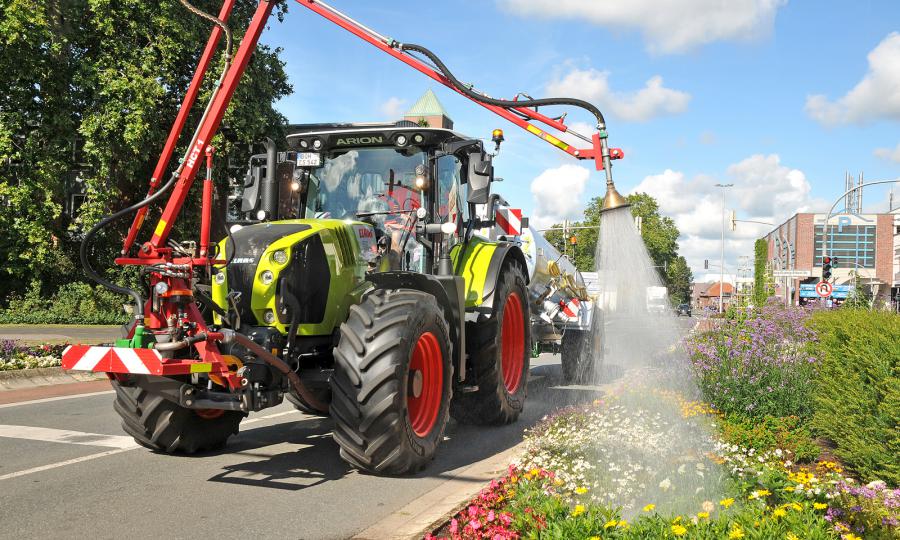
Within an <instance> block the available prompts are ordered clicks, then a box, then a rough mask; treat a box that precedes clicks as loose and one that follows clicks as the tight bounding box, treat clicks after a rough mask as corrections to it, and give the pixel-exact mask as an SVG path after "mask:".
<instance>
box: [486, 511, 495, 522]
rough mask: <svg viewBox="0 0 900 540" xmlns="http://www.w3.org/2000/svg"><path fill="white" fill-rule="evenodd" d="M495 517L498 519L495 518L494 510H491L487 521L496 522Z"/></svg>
mask: <svg viewBox="0 0 900 540" xmlns="http://www.w3.org/2000/svg"><path fill="white" fill-rule="evenodd" d="M495 517H496V516H494V511H493V510H491V511H490V512H488V514H487V520H488V521H494V518H495Z"/></svg>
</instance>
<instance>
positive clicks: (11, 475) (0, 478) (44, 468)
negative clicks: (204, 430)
mask: <svg viewBox="0 0 900 540" xmlns="http://www.w3.org/2000/svg"><path fill="white" fill-rule="evenodd" d="M100 393H103V394H107V393H109V392H100ZM82 395H85V394H82ZM69 397H78V396H69ZM50 399H51V400H52V398H50ZM35 401H42V400H35ZM17 405H20V404H18V403H17ZM295 413H300V411H298V410H291V411H282V412H278V413H273V414H268V415H266V416H260V417H257V418H249V419H247V420H244V421H243V422H241V425H242V426H246V425H247V424H254V423H256V422H261V421H263V420H269V419H272V418H279V417H281V416H287V415H289V414H295ZM10 427H12V428H27V429H35V430H44V429H46V428H28V426H2V425H0V436H2V429H3V428H10ZM50 431H64V430H50ZM70 433H80V432H77V431H76V432H70ZM91 435H93V434H91ZM100 437H106V438H112V439H118V438H123V439H128V440H129V442H130V443H131V446H128V447H121V448H115V449H113V450H107V451H105V452H98V453H96V454H88V455H86V456H81V457H77V458H74V459H67V460H65V461H58V462H56V463H50V464H48V465H40V466H38V467H32V468H31V469H25V470H23V471H16V472H11V473H7V474H3V475H0V481H3V480H9V479H11V478H18V477H21V476H26V475H29V474H34V473H39V472H43V471H48V470H51V469H56V468H59V467H65V466H67V465H75V464H77V463H82V462H84V461H90V460H92V459H97V458H102V457H106V456H112V455H115V454H121V453H122V452H128V451H130V450H134V449H136V448H141V447H140V446H139V445H138V444H137V443H135V442H134V439H132V438H131V437H125V436H118V437H117V436H110V435H100ZM33 440H41V439H33ZM54 442H74V441H54ZM77 444H92V443H87V442H84V443H77Z"/></svg>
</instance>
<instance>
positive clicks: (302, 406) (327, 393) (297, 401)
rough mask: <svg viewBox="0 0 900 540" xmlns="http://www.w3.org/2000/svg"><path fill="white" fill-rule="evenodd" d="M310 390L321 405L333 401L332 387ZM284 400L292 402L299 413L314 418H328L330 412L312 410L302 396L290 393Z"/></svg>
mask: <svg viewBox="0 0 900 540" xmlns="http://www.w3.org/2000/svg"><path fill="white" fill-rule="evenodd" d="M309 390H310V391H311V392H312V393H313V394H314V395H315V396H316V398H317V399H318V400H319V402H320V403H328V402H330V401H331V387H330V386H324V387H310V388H309ZM284 398H285V399H286V400H288V402H290V404H291V405H293V406H294V408H295V409H297V410H298V411H300V412H302V413H304V414H309V415H312V416H328V411H320V410H318V409H314V408H312V406H310V405H309V404H308V403H307V402H306V400H305V399H303V397H302V396H301V395H300V394H295V393H294V392H288V393H286V394H285V395H284Z"/></svg>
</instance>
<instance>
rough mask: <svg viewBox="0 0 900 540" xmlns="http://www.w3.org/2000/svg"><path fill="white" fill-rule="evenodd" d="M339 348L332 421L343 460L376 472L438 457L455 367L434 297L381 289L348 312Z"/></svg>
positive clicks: (410, 468) (414, 467) (401, 470)
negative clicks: (437, 451)
mask: <svg viewBox="0 0 900 540" xmlns="http://www.w3.org/2000/svg"><path fill="white" fill-rule="evenodd" d="M340 332H341V335H340V340H339V341H338V346H337V347H336V348H335V350H334V360H335V366H334V375H333V376H332V378H331V390H332V399H331V416H332V418H334V423H335V426H334V440H335V441H336V442H337V443H338V445H339V446H340V448H341V457H342V458H343V459H344V460H345V461H347V462H348V463H350V464H351V465H353V466H354V467H358V468H360V469H363V470H366V471H370V472H374V473H379V474H408V473H413V472H416V471H418V470H420V469H422V468H423V467H424V466H425V465H427V464H428V462H429V461H431V460H432V459H433V458H434V455H435V452H436V450H437V447H438V445H439V444H440V442H441V439H442V437H443V434H444V427H445V426H446V424H447V420H448V418H449V408H450V397H451V394H452V382H453V365H452V363H451V360H450V358H451V357H450V337H449V336H450V333H449V329H448V326H447V321H446V320H444V315H443V312H442V310H441V309H440V307H438V304H437V301H436V300H435V298H434V296H432V295H430V294H426V293H423V292H421V291H416V290H409V289H396V290H385V289H376V290H374V291H372V292H371V293H369V294H368V295H367V296H366V297H365V298H364V299H363V301H362V302H361V303H360V304H357V305H355V306H352V307H351V308H350V315H349V317H348V318H347V322H345V323H344V324H342V325H341V330H340Z"/></svg>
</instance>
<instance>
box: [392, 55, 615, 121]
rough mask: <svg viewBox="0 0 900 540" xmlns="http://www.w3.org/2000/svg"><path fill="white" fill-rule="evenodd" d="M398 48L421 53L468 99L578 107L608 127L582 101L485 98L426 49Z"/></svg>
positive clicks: (512, 105) (510, 106)
mask: <svg viewBox="0 0 900 540" xmlns="http://www.w3.org/2000/svg"><path fill="white" fill-rule="evenodd" d="M396 46H397V47H398V48H399V49H400V50H401V51H413V52H417V53H421V54H423V55H425V56H426V57H428V59H429V60H431V62H432V63H433V64H434V65H435V66H436V67H437V69H438V71H440V72H441V74H443V75H444V76H445V77H447V79H448V80H449V81H450V83H451V84H452V85H453V87H454V88H455V89H456V90H458V91H460V92H462V93H463V94H465V95H466V96H467V97H469V98H471V99H473V100H475V101H478V102H481V103H486V104H488V105H495V106H497V107H502V108H504V109H513V108H515V107H541V106H547V105H571V106H573V107H578V108H581V109H584V110H586V111H588V112H589V113H591V114H593V115H594V117H595V118H596V119H597V125H598V127H600V128H604V127H606V120H605V119H604V118H603V113H602V112H600V109H598V108H597V107H596V106H594V105H592V104H590V103H588V102H587V101H584V100H582V99H576V98H542V99H523V100H518V101H513V100H508V99H496V98H492V97H488V96H485V95H484V94H480V93H478V92H475V91H473V90H472V89H471V87H470V86H469V85H467V84H465V83H463V82H462V81H460V80H459V79H457V78H456V77H455V76H454V75H453V73H452V72H451V71H450V69H449V68H448V67H447V66H446V65H445V64H444V63H443V62H442V61H441V59H440V58H438V56H437V55H436V54H434V53H433V52H431V51H430V50H428V49H426V48H425V47H423V46H421V45H415V44H413V43H397V44H396Z"/></svg>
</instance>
